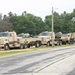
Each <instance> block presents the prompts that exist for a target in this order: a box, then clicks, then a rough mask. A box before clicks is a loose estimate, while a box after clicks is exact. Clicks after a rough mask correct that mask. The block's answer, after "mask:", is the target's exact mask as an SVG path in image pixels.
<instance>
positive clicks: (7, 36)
mask: <svg viewBox="0 0 75 75" xmlns="http://www.w3.org/2000/svg"><path fill="white" fill-rule="evenodd" d="M21 40H22V38H19V37H17V34H16V32H15V31H13V32H8V31H7V32H0V48H4V49H5V50H8V49H10V48H15V47H19V48H26V46H27V45H26V44H25V42H24V41H22V42H21Z"/></svg>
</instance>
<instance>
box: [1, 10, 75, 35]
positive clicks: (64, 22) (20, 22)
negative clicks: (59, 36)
mask: <svg viewBox="0 0 75 75" xmlns="http://www.w3.org/2000/svg"><path fill="white" fill-rule="evenodd" d="M53 14H54V32H66V33H67V32H75V9H74V10H73V12H72V13H66V12H65V11H64V12H63V13H62V14H60V15H59V14H58V13H57V12H54V13H53ZM13 30H14V31H16V32H17V33H30V34H33V35H37V34H39V33H41V32H42V31H51V30H52V15H47V16H45V20H44V21H43V20H42V18H40V17H38V16H35V15H33V14H30V13H27V12H26V11H24V12H23V13H22V14H21V15H19V16H17V14H16V13H12V12H9V13H8V16H7V15H4V16H3V18H2V14H0V32H1V31H13Z"/></svg>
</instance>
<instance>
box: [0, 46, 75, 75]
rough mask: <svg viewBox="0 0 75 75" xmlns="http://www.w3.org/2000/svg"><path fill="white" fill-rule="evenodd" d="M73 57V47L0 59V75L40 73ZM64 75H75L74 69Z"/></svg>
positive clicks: (74, 51) (74, 48) (74, 50)
mask: <svg viewBox="0 0 75 75" xmlns="http://www.w3.org/2000/svg"><path fill="white" fill-rule="evenodd" d="M73 55H75V47H71V48H70V47H69V48H63V49H55V50H49V49H48V50H40V51H37V52H31V53H26V54H20V55H15V56H11V57H5V58H0V75H22V74H23V75H28V74H30V73H35V74H37V73H39V72H40V73H41V72H42V70H44V69H45V68H47V67H48V66H51V65H53V64H55V63H57V62H60V61H62V60H63V59H66V58H68V57H71V56H73ZM61 65H62V64H61ZM74 66H75V65H74ZM42 73H43V72H42ZM30 75H33V74H30ZM66 75H75V69H73V70H72V71H71V72H69V73H67V74H66Z"/></svg>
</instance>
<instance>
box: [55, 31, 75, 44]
mask: <svg viewBox="0 0 75 75" xmlns="http://www.w3.org/2000/svg"><path fill="white" fill-rule="evenodd" d="M55 37H56V39H60V40H61V41H62V44H67V43H68V44H73V43H74V39H75V35H74V33H60V32H58V33H56V36H55Z"/></svg>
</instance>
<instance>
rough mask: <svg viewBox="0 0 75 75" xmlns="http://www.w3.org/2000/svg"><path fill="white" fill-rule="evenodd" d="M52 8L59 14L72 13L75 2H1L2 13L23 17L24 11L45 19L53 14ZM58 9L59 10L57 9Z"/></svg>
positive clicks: (62, 0)
mask: <svg viewBox="0 0 75 75" xmlns="http://www.w3.org/2000/svg"><path fill="white" fill-rule="evenodd" d="M52 7H53V8H54V11H56V12H58V13H63V12H64V11H66V12H67V13H71V12H72V11H73V9H75V0H0V13H2V14H7V13H9V12H10V11H11V12H13V13H16V14H18V15H21V14H22V12H23V11H27V12H28V13H31V14H34V15H35V16H39V17H41V18H44V17H45V16H47V15H50V14H51V11H52ZM56 8H58V9H56Z"/></svg>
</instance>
